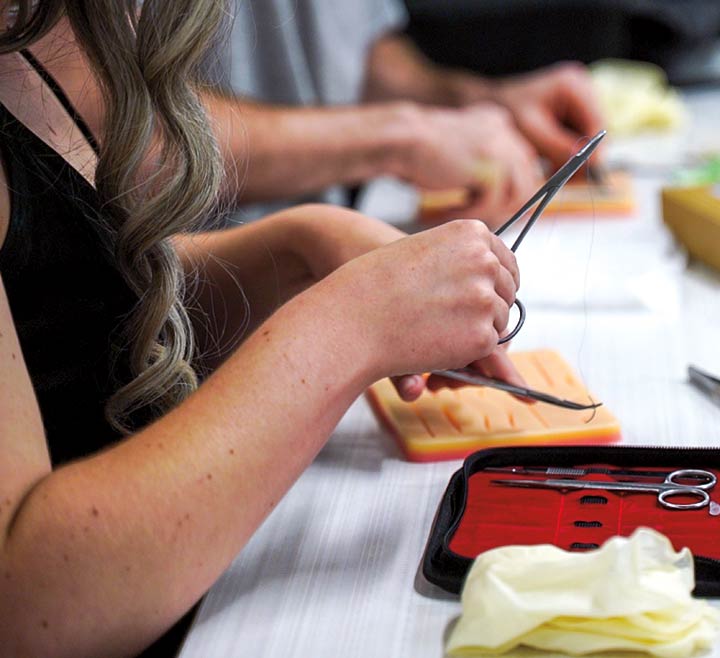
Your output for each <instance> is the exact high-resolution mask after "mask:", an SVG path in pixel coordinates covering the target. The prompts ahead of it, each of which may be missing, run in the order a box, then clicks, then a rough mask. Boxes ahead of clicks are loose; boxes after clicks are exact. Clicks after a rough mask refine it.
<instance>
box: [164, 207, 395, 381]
mask: <svg viewBox="0 0 720 658" xmlns="http://www.w3.org/2000/svg"><path fill="white" fill-rule="evenodd" d="M404 235H405V234H404V233H402V232H401V231H399V230H397V229H396V228H394V227H392V226H389V225H388V224H385V223H384V222H380V221H377V220H371V219H369V218H367V217H364V216H363V215H361V214H360V213H358V212H355V211H353V210H347V209H345V208H338V207H336V206H328V205H321V204H312V205H303V206H296V207H294V208H290V209H287V210H283V211H282V212H278V213H276V214H274V215H271V216H269V217H266V218H264V219H262V220H260V221H257V222H252V223H250V224H248V225H244V226H237V227H234V228H231V229H226V230H224V231H212V232H209V233H201V234H192V235H183V236H178V238H176V240H175V243H176V247H177V249H178V253H179V254H180V257H181V260H182V263H183V266H184V268H185V270H186V272H187V273H188V279H189V280H190V281H196V284H194V285H193V286H192V291H191V295H190V303H189V306H190V310H191V314H192V317H193V320H194V326H195V329H196V335H197V338H198V342H199V345H200V354H201V355H203V357H204V362H205V365H209V366H211V367H212V366H216V365H217V364H218V363H219V362H220V361H221V360H222V359H223V358H224V357H225V356H227V355H228V354H229V353H230V352H231V351H232V350H233V349H234V348H235V347H236V346H237V344H238V342H239V341H240V340H242V339H243V338H245V337H247V335H249V333H251V332H252V331H253V330H254V329H255V328H256V327H257V326H258V325H259V324H260V323H261V322H262V321H263V320H265V319H267V318H268V317H269V316H270V315H271V314H272V313H273V312H275V311H276V310H277V309H278V308H279V307H280V306H281V305H282V304H283V303H285V302H286V301H287V300H288V299H290V298H292V297H293V296H295V295H296V294H297V293H299V292H301V291H303V290H305V289H306V288H307V287H308V286H310V285H311V284H313V283H316V282H317V281H319V280H320V279H322V278H324V277H325V276H326V275H327V274H329V273H330V272H333V271H334V270H336V269H337V268H338V267H339V266H341V265H343V264H344V263H346V262H347V261H349V260H351V259H353V258H356V257H357V256H360V255H362V254H364V253H367V252H368V251H371V250H373V249H376V248H378V247H381V246H383V245H385V244H387V243H389V242H392V241H394V240H398V239H400V238H402V237H403V236H404Z"/></svg>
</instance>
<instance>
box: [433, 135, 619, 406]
mask: <svg viewBox="0 0 720 658" xmlns="http://www.w3.org/2000/svg"><path fill="white" fill-rule="evenodd" d="M603 137H605V131H604V130H601V131H600V132H599V133H598V134H597V135H595V136H594V137H593V138H592V139H591V140H590V141H589V142H588V143H587V144H585V146H583V147H582V148H581V149H580V150H579V151H578V152H577V153H576V154H575V155H573V156H572V157H571V158H570V159H569V160H568V161H567V162H566V163H565V164H564V165H563V166H562V167H560V169H558V170H557V171H556V172H555V173H554V174H553V175H552V176H551V177H550V178H549V179H548V180H547V181H546V182H545V184H544V185H543V186H542V187H541V188H540V189H539V190H538V191H537V192H535V194H533V196H532V197H530V199H528V201H527V202H526V203H525V205H523V207H522V208H520V210H518V211H517V212H516V213H515V214H514V215H513V216H512V217H511V218H510V219H508V220H507V221H506V222H505V223H504V224H503V225H502V226H501V227H500V228H499V229H498V230H497V231H495V235H502V234H503V233H504V232H505V231H506V230H507V229H509V228H510V227H511V226H513V225H514V224H515V223H516V222H517V221H518V220H519V219H520V218H521V217H523V216H524V215H525V213H527V212H528V211H529V210H530V209H531V208H532V207H533V206H535V204H537V207H536V208H535V210H534V211H533V213H532V214H531V215H530V217H529V219H528V220H527V222H526V224H525V226H523V228H522V230H521V231H520V235H518V237H517V238H516V239H515V242H513V245H512V247H510V250H511V251H513V252H514V251H516V250H517V248H518V247H519V246H520V243H521V242H522V241H523V240H524V239H525V236H526V235H527V234H528V232H529V231H530V229H531V228H532V227H533V225H534V224H535V222H536V221H537V220H538V218H539V217H540V215H541V214H542V212H543V210H545V208H546V207H547V205H548V204H549V203H550V201H552V199H553V197H554V196H555V195H556V194H557V193H558V191H559V190H560V189H561V188H562V187H563V185H565V183H567V182H568V181H569V180H570V179H571V178H572V176H573V175H574V174H575V173H576V172H577V170H578V169H580V167H582V165H583V164H585V162H587V160H588V158H589V157H590V156H591V155H592V154H593V151H595V149H596V148H597V146H598V144H599V143H600V140H601V139H602V138H603ZM514 305H515V306H517V309H518V311H519V313H520V317H519V318H518V321H517V324H516V325H515V328H514V329H513V330H512V331H511V332H510V333H509V334H507V335H506V336H503V337H502V338H501V339H500V340H499V341H498V344H500V345H502V344H503V343H507V342H508V341H509V340H512V339H513V338H514V337H515V336H516V335H517V333H518V332H519V331H520V329H522V326H523V325H524V324H525V315H526V311H525V306H524V304H523V303H522V302H521V301H520V300H519V299H515V302H514ZM434 374H436V375H441V376H442V377H447V378H449V379H455V380H457V381H461V382H465V383H466V384H475V385H477V386H487V387H489V388H496V389H499V390H501V391H507V392H508V393H512V394H514V395H519V396H521V397H526V398H531V399H533V400H538V401H540V402H547V403H548V404H553V405H555V406H558V407H563V408H565V409H575V410H580V411H581V410H584V409H596V408H597V407H599V406H601V404H602V403H591V404H582V403H579V402H572V401H570V400H563V399H561V398H558V397H555V396H553V395H549V394H547V393H543V392H541V391H535V390H532V389H528V388H523V387H520V386H514V385H512V384H508V383H507V382H504V381H502V380H500V379H494V378H492V377H484V376H482V375H481V374H480V373H478V372H477V371H475V370H473V369H471V368H458V369H454V370H436V371H435V372H434Z"/></svg>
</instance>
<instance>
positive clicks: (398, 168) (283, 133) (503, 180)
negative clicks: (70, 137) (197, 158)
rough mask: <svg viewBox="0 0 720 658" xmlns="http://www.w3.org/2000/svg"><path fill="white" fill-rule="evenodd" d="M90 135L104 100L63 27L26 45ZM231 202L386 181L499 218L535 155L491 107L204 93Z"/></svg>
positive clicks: (530, 178) (98, 129) (521, 196)
mask: <svg viewBox="0 0 720 658" xmlns="http://www.w3.org/2000/svg"><path fill="white" fill-rule="evenodd" d="M33 52H34V53H35V55H36V57H37V58H38V59H39V60H40V61H41V62H42V63H43V64H44V65H45V66H46V67H47V68H48V69H49V71H50V72H51V73H52V75H53V76H54V77H55V78H56V79H57V80H58V82H59V83H60V85H61V87H62V88H63V89H64V91H65V93H66V94H67V95H68V97H69V98H70V100H71V101H72V102H73V104H74V105H75V107H76V108H77V109H78V111H79V112H80V114H81V115H82V116H83V118H84V119H85V121H86V122H87V123H88V125H89V127H90V129H91V130H92V131H93V133H94V134H95V135H102V99H101V97H100V92H99V89H98V86H97V84H96V82H95V80H94V77H93V75H92V73H91V71H90V70H89V68H88V65H87V62H86V61H85V59H84V58H83V56H82V55H81V53H80V52H79V50H78V48H77V44H76V42H75V39H74V36H73V34H72V32H71V30H70V28H69V26H68V25H67V24H66V23H65V22H61V23H60V24H59V25H58V26H56V28H55V29H54V30H53V31H52V32H51V33H50V34H48V35H47V36H46V37H45V38H44V39H42V40H41V41H40V42H38V43H37V44H35V45H34V46H33ZM203 96H204V99H205V101H206V105H207V107H208V110H209V114H210V118H211V121H212V124H213V126H214V128H215V131H216V134H217V137H218V141H219V143H220V146H221V148H222V150H223V154H224V156H225V161H226V165H227V167H226V168H227V172H228V185H227V188H226V192H227V197H228V199H229V200H230V201H231V202H233V203H251V202H255V201H265V200H270V199H292V198H296V197H298V196H301V195H304V194H308V193H312V192H318V191H320V190H322V189H324V188H326V187H328V186H330V185H335V184H350V185H352V184H357V183H361V182H364V181H366V180H369V179H372V178H375V177H377V176H382V175H392V176H396V177H398V178H401V179H404V180H407V181H409V182H411V183H413V184H415V185H418V186H420V187H423V188H430V189H447V188H457V187H460V188H465V189H469V190H471V191H472V192H473V193H474V194H473V195H472V198H473V203H472V204H471V205H470V206H469V207H467V208H466V209H464V210H463V212H462V214H463V215H464V216H466V217H480V218H482V219H490V220H492V219H501V218H504V217H505V216H507V215H508V214H509V213H511V212H512V211H514V210H515V209H516V208H517V207H518V206H519V205H520V204H521V203H522V202H523V201H524V200H525V198H526V196H527V195H528V194H530V193H531V191H532V190H533V189H534V187H535V186H536V183H537V182H538V173H537V169H536V162H535V156H534V154H533V152H532V149H531V148H530V147H529V145H528V144H527V143H526V142H525V140H524V139H523V138H522V137H521V136H520V135H519V134H518V133H517V131H516V130H515V128H514V126H512V124H511V122H510V121H509V120H508V119H507V113H506V112H504V111H503V110H501V109H499V108H498V107H496V106H494V105H488V104H484V105H474V106H473V107H468V108H461V109H457V110H456V109H448V108H440V107H430V106H421V105H418V104H416V103H414V102H409V101H404V100H394V101H388V102H383V103H373V104H367V105H361V106H353V107H327V108H318V107H311V108H289V107H278V106H271V105H266V104H263V103H259V102H255V101H253V100H250V99H242V98H234V97H230V96H224V95H221V94H219V93H213V92H210V91H208V92H204V94H203Z"/></svg>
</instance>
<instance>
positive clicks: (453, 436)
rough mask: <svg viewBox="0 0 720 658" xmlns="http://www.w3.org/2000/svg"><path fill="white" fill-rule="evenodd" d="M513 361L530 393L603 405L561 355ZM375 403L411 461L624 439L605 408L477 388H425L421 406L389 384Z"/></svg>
mask: <svg viewBox="0 0 720 658" xmlns="http://www.w3.org/2000/svg"><path fill="white" fill-rule="evenodd" d="M510 357H511V359H512V360H513V363H515V366H516V367H517V369H518V371H519V372H520V373H521V374H522V376H523V377H524V378H525V380H526V381H527V383H528V385H529V386H530V388H534V389H538V390H540V391H543V392H547V393H550V394H552V395H555V396H558V397H561V398H565V399H568V400H574V401H577V402H584V401H588V400H596V398H594V397H592V396H590V394H589V393H588V391H587V390H586V389H585V386H584V385H583V383H582V382H581V381H580V378H579V377H578V376H577V375H576V374H575V373H574V372H573V370H572V368H570V366H569V365H568V364H567V363H566V362H565V361H564V360H563V359H562V357H561V356H560V355H559V354H558V353H557V352H554V351H552V350H537V351H532V352H516V353H513V354H511V355H510ZM368 398H369V400H370V403H371V405H372V407H373V409H374V411H375V413H376V415H377V416H378V418H379V419H380V420H381V422H382V423H383V424H384V425H385V427H387V428H388V430H389V431H390V432H391V434H392V435H393V436H394V437H395V439H396V441H397V443H398V445H399V446H400V449H401V450H402V452H403V454H404V455H405V456H406V457H407V458H408V459H409V460H410V461H418V462H428V461H440V460H444V459H462V458H464V457H466V456H467V455H469V454H470V453H472V452H474V451H476V450H479V449H481V448H486V447H494V446H509V445H532V444H543V445H547V444H557V443H573V444H577V443H611V442H614V441H617V440H618V439H619V438H620V425H619V424H618V421H617V420H616V419H615V417H614V416H613V415H612V414H611V413H610V411H608V410H607V409H606V408H605V407H604V406H602V407H599V408H598V409H596V410H595V411H594V413H593V412H592V411H573V410H568V409H561V408H558V407H554V406H552V405H549V404H544V403H542V402H538V403H536V404H534V405H529V404H526V403H524V402H521V401H520V400H517V399H515V398H514V397H512V396H511V395H509V394H507V393H504V392H502V391H497V390H494V389H490V388H484V387H478V386H466V387H463V388H458V389H441V390H439V391H436V392H429V391H425V392H424V393H423V394H422V396H421V397H420V398H419V399H418V400H416V401H415V402H403V401H402V400H401V399H400V398H399V397H398V395H397V392H396V391H395V388H394V387H393V385H392V383H391V382H390V380H388V379H384V380H381V381H379V382H377V383H376V384H374V385H373V386H372V387H371V388H370V389H369V390H368Z"/></svg>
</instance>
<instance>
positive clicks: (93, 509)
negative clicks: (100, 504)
mask: <svg viewBox="0 0 720 658" xmlns="http://www.w3.org/2000/svg"><path fill="white" fill-rule="evenodd" d="M92 515H93V516H100V512H99V511H98V508H97V507H93V508H92Z"/></svg>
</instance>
